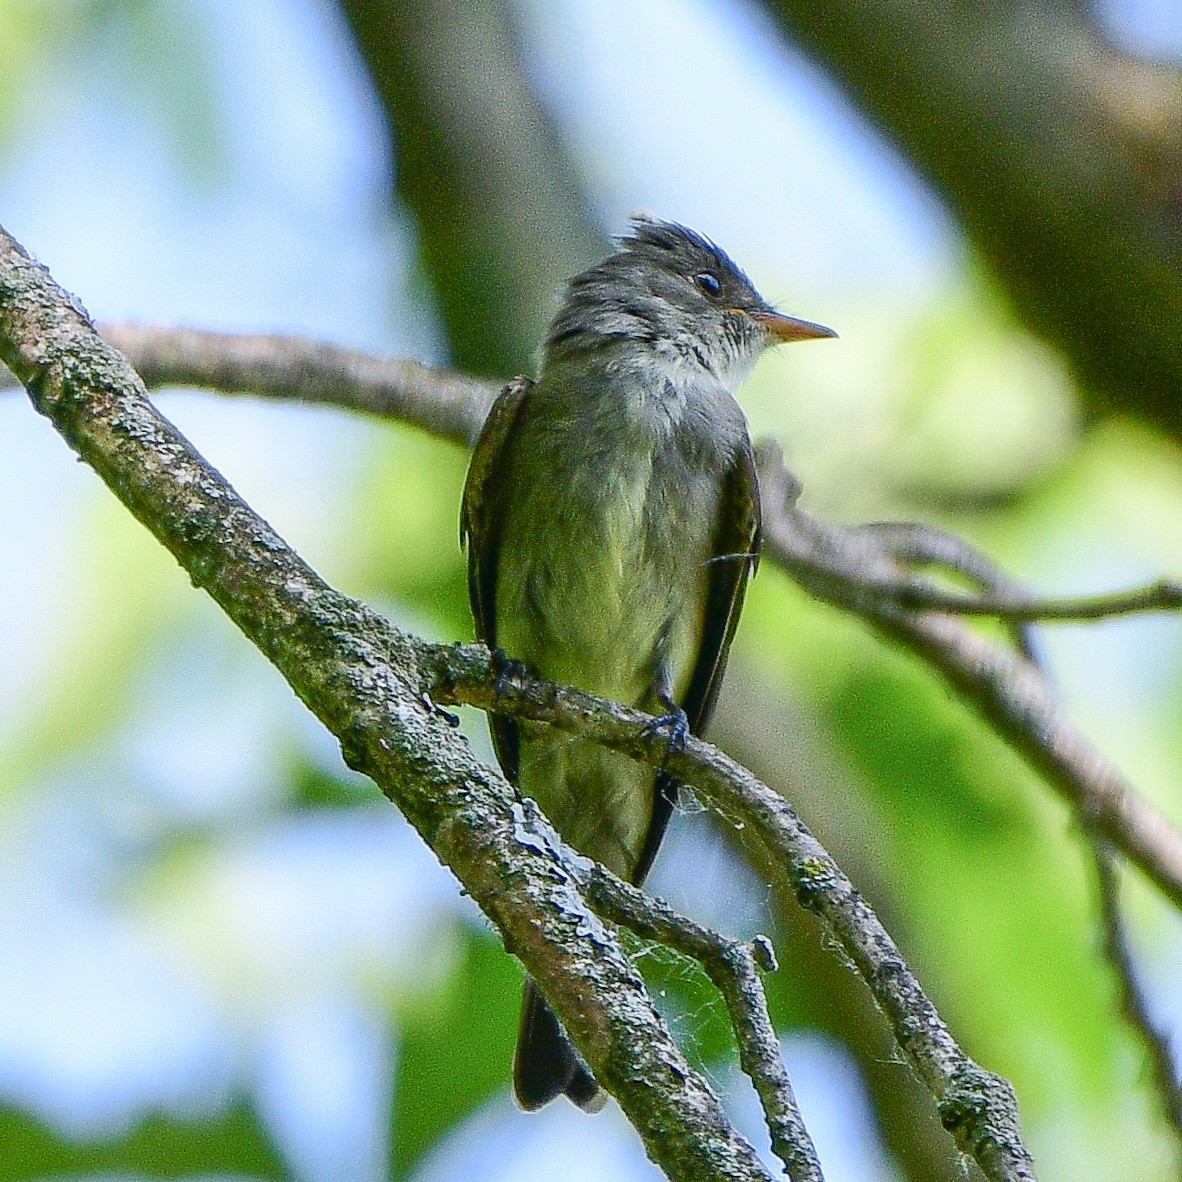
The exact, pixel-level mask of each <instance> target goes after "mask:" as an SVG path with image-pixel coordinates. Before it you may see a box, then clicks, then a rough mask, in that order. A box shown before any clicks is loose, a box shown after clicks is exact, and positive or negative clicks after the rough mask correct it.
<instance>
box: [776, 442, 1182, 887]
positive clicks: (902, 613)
mask: <svg viewBox="0 0 1182 1182" xmlns="http://www.w3.org/2000/svg"><path fill="white" fill-rule="evenodd" d="M783 472H784V468H783V462H782V460H781V458H780V455H779V452H778V449H775V448H772V447H766V448H761V449H760V483H761V487H762V490H763V495H762V501H763V526H764V535H763V536H764V558H765V561H770V562H772V563H773V564H775V565H777V566H780V567H781V568H782V569H783V570H785V571H786V572H787V573H788V574H789V575H790V576H791V577H792V578H793V579H794V580H795V581H796V582H797V583H799V584H800V585H801V586H802V587H803V588H804V589H805V590H806V591H807V592H808V593H809V594H810V595H813V596H814V597H815V598H817V599H819V600H821V601H823V602H825V603H829V604H832V605H833V606H835V607H839V608H841V609H843V610H845V611H848V612H851V613H853V614H854V615H857V616H859V617H860V618H861V619H863V620H864V621H866V622H867V623H868V624H870V625H871V626H872V627H873V628H875V629H876V630H877V631H878V632H880V633H882V634H883V635H885V636H888V637H890V638H891V639H893V640H897V641H899V642H900V643H902V644H903V645H904V646H905V647H906V648H908V649H910V650H911V651H912V652H915V653H917V654H918V655H919V656H921V657H922V658H923V659H924V660H925V661H926V662H927V664H928V665H929V666H930V667H931V668H932V669H934V670H935V671H936V672H938V673H940V674H941V675H942V676H943V677H944V678H945V679H946V680H947V681H948V682H949V683H950V684H951V685H952V686H953V687H954V688H955V689H956V690H957V691H958V692H959V694H960V696H961V697H962V698H963V699H964V700H965V701H966V702H968V703H970V704H971V705H973V706H975V707H976V708H977V709H978V710H979V711H980V712H981V714H982V715H983V716H984V717H985V719H986V721H988V722H989V724H990V725H991V726H992V727H993V728H994V729H995V730H996V731H997V732H998V734H999V735H1001V737H1002V738H1003V739H1005V740H1006V742H1008V743H1009V744H1010V746H1012V747H1013V748H1014V749H1015V750H1017V751H1018V752H1020V753H1021V754H1022V755H1024V756H1025V757H1026V759H1027V760H1028V761H1029V762H1030V763H1031V764H1032V765H1033V766H1034V767H1035V768H1036V769H1037V770H1038V771H1039V772H1040V773H1041V774H1042V775H1043V776H1044V778H1045V779H1046V780H1047V781H1048V783H1049V784H1051V786H1052V787H1054V788H1055V789H1056V791H1058V792H1059V794H1060V795H1061V796H1062V797H1063V798H1064V799H1065V800H1066V801H1067V802H1068V803H1069V804H1070V805H1071V806H1072V808H1073V809H1074V810H1075V811H1076V813H1077V815H1079V816H1081V817H1087V818H1089V819H1090V822H1091V824H1092V825H1093V826H1094V827H1095V828H1096V829H1097V830H1098V831H1099V832H1101V833H1102V834H1103V835H1104V836H1105V837H1106V838H1107V839H1108V840H1109V841H1111V842H1112V844H1113V845H1114V846H1116V847H1117V848H1118V849H1120V850H1121V852H1122V853H1124V854H1125V855H1126V856H1127V857H1128V858H1130V859H1131V860H1132V861H1133V862H1134V863H1136V865H1138V866H1139V867H1140V868H1141V869H1142V871H1143V872H1144V873H1145V874H1146V875H1148V877H1149V878H1150V879H1151V880H1152V881H1153V882H1155V883H1156V884H1157V886H1158V887H1159V888H1160V889H1161V890H1162V891H1163V892H1164V893H1165V895H1166V896H1167V897H1168V898H1169V899H1170V900H1171V901H1172V902H1173V903H1174V905H1175V906H1176V907H1178V908H1180V909H1182V833H1179V832H1178V830H1177V829H1176V828H1175V827H1174V826H1173V825H1171V824H1170V822H1169V821H1168V820H1166V818H1165V817H1163V816H1162V814H1161V813H1159V812H1158V811H1157V810H1156V809H1155V808H1154V807H1153V806H1152V805H1151V804H1149V802H1148V801H1146V800H1145V799H1143V798H1142V797H1140V796H1138V795H1137V793H1135V792H1134V791H1133V790H1132V788H1131V787H1130V786H1129V785H1128V783H1127V782H1126V781H1125V780H1124V778H1123V777H1122V776H1121V775H1120V773H1119V772H1118V771H1117V770H1116V769H1115V768H1114V767H1113V766H1112V765H1111V764H1110V763H1109V762H1108V761H1107V760H1106V759H1105V758H1104V756H1103V755H1101V754H1100V752H1099V751H1097V750H1096V748H1095V747H1094V746H1093V745H1092V744H1091V743H1090V742H1089V741H1088V740H1087V739H1086V738H1085V737H1084V736H1083V735H1082V734H1081V733H1080V732H1079V731H1078V730H1077V729H1076V728H1075V726H1074V725H1073V724H1072V723H1071V721H1070V719H1069V718H1068V717H1067V716H1066V714H1065V713H1064V711H1063V708H1062V706H1061V705H1060V703H1059V701H1058V699H1057V697H1056V695H1055V693H1054V691H1053V689H1052V688H1051V686H1050V685H1049V684H1048V682H1047V680H1046V678H1045V677H1044V676H1043V675H1042V673H1041V672H1040V671H1039V670H1038V668H1037V667H1036V666H1034V665H1033V664H1032V663H1031V662H1030V661H1028V660H1026V659H1024V658H1023V657H1021V656H1020V655H1019V654H1017V653H1015V652H1013V651H1011V650H1010V649H1007V648H1005V647H1004V646H1001V645H998V644H994V643H993V642H991V641H990V640H989V639H988V638H987V637H984V636H982V635H980V633H978V632H976V631H975V630H974V629H972V628H970V627H968V626H967V625H966V624H965V623H964V622H963V621H961V620H958V619H955V618H953V617H951V616H948V615H946V614H943V613H934V612H914V611H908V610H906V609H904V608H902V607H900V606H899V604H897V603H896V602H895V601H894V600H892V599H890V598H889V597H888V598H880V597H877V596H875V595H874V594H873V593H871V591H869V590H868V588H869V587H871V586H873V585H874V584H876V583H877V582H879V581H883V582H888V581H891V580H893V579H894V577H895V567H894V564H893V561H892V559H891V556H890V555H889V554H888V553H885V552H884V551H883V549H882V547H880V546H879V545H878V543H877V542H876V540H875V539H874V538H873V536H872V535H870V534H867V533H858V532H856V531H855V532H849V531H844V530H840V529H837V528H835V527H833V526H829V525H826V524H824V523H823V522H820V521H818V520H817V519H816V518H814V517H810V516H809V515H808V514H807V513H805V512H803V511H802V510H801V509H799V508H798V507H797V506H796V505H795V504H794V503H793V500H794V498H793V496H792V491H793V490H792V485H791V482H790V481H789V482H788V484H787V486H785V477H784V475H783Z"/></svg>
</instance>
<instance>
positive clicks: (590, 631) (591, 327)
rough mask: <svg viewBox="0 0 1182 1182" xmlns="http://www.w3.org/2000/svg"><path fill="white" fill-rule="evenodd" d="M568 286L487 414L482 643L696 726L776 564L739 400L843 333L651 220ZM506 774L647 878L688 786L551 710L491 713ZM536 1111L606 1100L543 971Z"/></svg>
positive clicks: (524, 1098) (474, 509) (521, 1060)
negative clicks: (563, 722)
mask: <svg viewBox="0 0 1182 1182" xmlns="http://www.w3.org/2000/svg"><path fill="white" fill-rule="evenodd" d="M619 245H620V249H619V250H617V251H616V252H615V253H614V254H612V255H609V256H608V258H606V259H604V261H603V262H601V263H599V264H598V265H596V266H594V267H591V268H590V269H589V270H587V271H584V272H582V273H581V274H579V275H576V276H575V278H574V279H572V280H571V282H570V285H569V288H568V290H567V293H566V299H565V301H564V303H563V305H562V307H561V309H560V310H559V312H558V314H557V316H555V318H554V321H553V323H552V324H551V326H550V331H549V333H548V335H547V337H546V342H545V349H544V353H543V360H542V368H541V374H540V376H539V378H538V380H537V381H536V382H534V381H531V380H530V379H528V378H517V379H515V380H514V381H512V382H511V383H510V384H509V385H508V386H506V388H505V389H504V391H503V392H502V393H501V395H500V397H499V398H498V399H497V401H496V403H495V404H494V406H493V409H492V411H491V413H490V414H489V417H488V420H487V422H486V423H485V425H484V429H483V431H482V433H481V436H480V439H479V441H478V443H477V445H476V451H475V454H474V455H473V458H472V465H471V468H470V469H469V472H468V480H467V483H466V485H465V489H464V503H463V511H462V518H461V533H462V535H463V537H464V538H466V539H467V542H468V586H469V592H470V597H471V601H472V611H473V615H474V616H475V619H476V630H477V633H478V635H479V637H480V639H481V640H483V641H484V642H485V643H486V644H488V645H489V646H490V647H493V648H499V649H502V650H503V651H504V652H505V654H506V655H507V656H508V657H510V658H512V659H514V660H518V661H521V662H523V663H524V664H525V665H526V666H527V667H528V668H529V669H531V670H533V671H534V672H536V673H537V674H539V675H540V676H542V677H546V678H549V679H551V680H554V681H559V682H567V683H570V684H572V685H577V686H579V687H580V688H582V689H585V690H588V691H590V692H592V693H596V694H600V695H602V696H603V697H606V698H610V699H612V700H614V701H617V702H623V703H626V704H628V705H631V706H635V707H638V708H640V709H642V710H646V711H648V712H650V713H653V714H657V715H660V716H662V718H663V720H664V721H665V723H666V725H667V726H668V727H669V729H670V733H671V734H672V733H675V732H676V730H677V728H678V727H679V726H680V725H682V724H687V725H688V727H689V729H690V730H691V731H693V732H694V733H695V734H700V733H701V732H702V730H703V728H704V727H705V725H706V723H707V721H708V720H709V717H710V714H711V711H712V710H713V707H714V701H715V698H716V696H717V694H718V688H719V685H720V684H721V681H722V674H723V670H724V668H725V666H726V655H727V649H728V647H729V645H730V641H731V637H732V635H733V634H734V630H735V625H736V624H737V622H738V618H739V609H740V607H741V606H742V602H743V593H744V591H745V589H746V585H747V580H748V578H749V577H750V575H751V573H752V572H753V571H754V569H755V566H756V563H757V562H758V555H759V490H758V486H757V482H756V475H755V464H754V460H753V457H752V451H751V441H750V438H749V436H748V433H747V422H746V419H745V418H744V416H743V412H742V411H741V410H740V409H739V405H738V403H736V402H735V400H734V398H733V397H732V393H731V392H732V391H733V390H734V389H735V388H736V387H737V386H738V385H739V384H740V383H741V382H742V381H743V379H744V378H745V377H746V376H747V375H748V373H750V371H751V369H752V367H753V366H754V364H755V362H756V360H757V359H758V357H759V355H760V354H761V353H762V352H763V350H764V349H765V348H767V347H768V346H769V345H773V344H776V343H779V342H781V341H789V340H804V339H808V338H810V337H821V336H832V335H833V334H832V332H831V331H830V330H829V329H825V328H822V327H820V326H819V325H815V324H810V323H808V322H807V321H801V320H795V319H792V318H791V317H787V316H782V315H780V314H779V313H777V312H776V311H775V310H774V309H773V308H771V307H770V305H768V304H767V303H766V302H765V301H764V300H763V298H762V297H761V296H760V295H759V293H758V292H756V290H755V288H754V287H753V286H752V285H751V282H750V280H748V279H747V277H746V276H745V275H744V274H743V272H742V271H741V270H739V268H738V267H737V266H736V265H735V264H734V263H733V262H732V261H731V260H730V259H729V258H728V257H727V256H726V254H724V253H723V252H722V251H721V250H720V249H719V248H718V247H717V246H715V245H714V244H713V243H712V242H710V241H708V240H707V239H705V238H703V237H701V236H700V235H698V234H696V233H694V232H693V231H692V230H688V229H686V228H685V227H683V226H678V225H675V224H672V223H667V222H660V221H654V220H650V219H647V218H644V219H641V218H638V219H636V220H635V221H634V223H633V227H632V232H631V234H629V235H628V236H627V237H625V238H623V239H621V240H620V243H619ZM492 733H493V742H494V745H495V747H496V751H497V757H498V758H499V760H500V762H501V766H502V767H503V769H504V771H505V774H506V775H507V776H508V777H509V778H510V779H511V780H512V781H513V782H514V783H515V784H516V785H517V787H518V788H519V790H520V791H521V793H522V795H523V796H530V797H533V799H534V800H536V801H537V802H538V804H540V805H541V807H542V809H543V811H544V812H545V813H546V814H547V816H549V818H550V819H551V820H552V821H553V822H554V825H555V826H556V828H557V829H558V831H559V832H560V833H561V834H562V836H563V838H564V840H566V841H567V842H569V843H570V844H571V845H572V846H574V847H575V848H576V849H578V850H580V851H581V852H582V853H584V854H586V855H587V856H589V857H592V858H595V859H596V860H597V861H600V862H602V863H603V864H604V865H605V866H607V867H608V868H609V869H611V870H612V871H614V872H615V873H616V874H618V875H619V876H620V877H621V878H625V879H628V880H630V881H632V882H636V883H639V882H641V881H642V880H643V878H644V876H645V874H646V873H647V872H648V868H649V866H650V865H651V863H652V859H653V856H654V855H655V854H656V851H657V846H658V845H659V844H660V840H661V837H662V835H663V833H664V831H665V827H666V825H667V824H668V821H669V816H670V813H671V811H672V808H673V805H674V802H675V799H676V784H675V783H673V782H672V781H671V780H670V779H669V778H668V777H667V776H665V775H663V774H661V773H656V772H654V771H653V770H652V769H651V768H646V767H643V766H642V765H640V764H637V763H635V762H633V761H632V760H629V759H627V758H625V757H624V756H621V755H618V754H615V753H613V752H610V751H607V750H605V749H604V748H601V747H598V746H597V745H595V744H594V743H590V742H587V741H586V740H583V739H579V738H577V737H572V736H570V735H566V734H563V733H561V732H559V731H555V730H552V729H550V728H548V727H546V726H545V725H543V724H540V723H531V722H519V721H517V720H516V719H512V718H508V717H504V716H496V715H494V716H493V717H492ZM514 1084H515V1088H516V1092H517V1098H518V1100H519V1102H520V1103H521V1104H522V1106H523V1107H525V1108H530V1109H532V1108H537V1107H540V1106H541V1105H542V1104H545V1103H546V1102H547V1101H549V1100H551V1099H553V1098H554V1097H555V1096H557V1095H559V1094H560V1093H565V1094H566V1095H567V1096H569V1097H570V1098H571V1099H572V1100H573V1101H574V1102H575V1103H576V1104H578V1105H579V1106H580V1107H583V1108H586V1109H588V1110H590V1111H594V1110H595V1109H597V1108H598V1107H600V1106H601V1104H602V1103H603V1100H604V1098H605V1097H604V1095H603V1093H602V1091H601V1090H600V1089H599V1087H598V1085H597V1084H596V1082H595V1080H594V1078H593V1077H592V1075H591V1073H590V1072H589V1071H588V1069H587V1067H586V1065H585V1064H584V1063H583V1062H582V1060H581V1059H580V1058H579V1056H578V1055H577V1053H576V1052H575V1050H574V1048H573V1047H572V1046H571V1044H570V1043H569V1042H568V1041H567V1039H566V1037H565V1036H564V1034H563V1033H562V1030H561V1027H560V1026H559V1025H558V1023H557V1022H556V1020H555V1018H554V1016H553V1014H552V1013H551V1011H550V1008H549V1007H548V1006H547V1005H546V1002H545V1000H544V999H543V998H542V997H541V996H540V994H539V993H538V991H537V990H536V988H535V987H534V986H533V985H532V983H527V986H526V997H525V1005H524V1009H523V1013H522V1025H521V1033H520V1036H519V1039H518V1047H517V1056H516V1060H515V1063H514Z"/></svg>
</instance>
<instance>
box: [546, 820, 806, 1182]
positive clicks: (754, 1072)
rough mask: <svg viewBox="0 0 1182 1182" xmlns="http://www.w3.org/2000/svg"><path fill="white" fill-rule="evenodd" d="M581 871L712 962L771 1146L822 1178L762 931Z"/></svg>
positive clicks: (709, 967)
mask: <svg viewBox="0 0 1182 1182" xmlns="http://www.w3.org/2000/svg"><path fill="white" fill-rule="evenodd" d="M531 803H532V802H531ZM578 873H579V876H580V883H581V885H582V888H583V894H584V896H585V897H586V899H587V901H588V902H589V903H590V904H591V906H592V907H594V908H595V910H596V911H598V912H599V913H600V914H601V915H602V916H604V918H606V919H610V920H612V921H614V922H615V923H618V924H620V925H621V926H622V927H626V928H628V929H629V930H630V931H632V932H634V933H635V934H636V935H638V936H640V937H642V938H644V939H649V940H656V941H657V942H659V943H661V944H664V945H665V946H666V947H669V948H672V949H674V950H676V951H677V952H680V953H681V954H682V955H683V956H688V957H690V958H691V959H693V960H696V961H697V962H698V963H699V964H701V965H702V967H703V968H704V969H705V970H706V973H707V975H708V976H709V977H710V980H711V981H712V982H713V983H714V985H715V987H716V988H717V989H718V991H719V993H721V994H722V998H723V1000H724V1001H725V1002H726V1007H727V1010H728V1011H729V1013H730V1017H731V1027H732V1029H733V1030H734V1032H735V1040H736V1042H737V1043H738V1047H739V1063H740V1065H741V1066H742V1068H743V1070H744V1071H745V1072H746V1073H747V1075H748V1077H749V1078H750V1079H751V1082H752V1083H753V1084H754V1085H755V1090H756V1092H757V1093H758V1094H759V1099H760V1103H761V1104H762V1106H763V1111H764V1117H765V1119H766V1121H767V1126H768V1131H769V1132H770V1133H771V1138H772V1149H773V1150H774V1151H775V1153H776V1156H777V1157H779V1159H780V1160H781V1161H782V1162H783V1163H784V1165H785V1166H786V1167H787V1169H788V1176H789V1177H790V1178H791V1179H792V1182H821V1166H820V1163H819V1162H818V1160H817V1152H816V1149H815V1148H814V1146H813V1142H812V1138H811V1137H810V1136H809V1134H808V1130H807V1129H806V1128H805V1125H804V1119H803V1118H802V1117H801V1115H800V1109H799V1108H798V1107H797V1105H796V1097H795V1095H794V1094H793V1092H792V1084H791V1082H790V1081H789V1079H788V1072H787V1071H786V1070H785V1068H784V1060H783V1058H782V1056H781V1054H780V1042H779V1039H778V1038H777V1037H776V1031H775V1027H774V1026H773V1025H772V1020H771V1016H770V1015H769V1013H768V1008H767V997H766V995H765V994H764V990H763V982H762V981H761V980H760V976H759V970H760V969H763V970H764V971H765V972H775V970H776V967H777V966H776V956H775V952H774V951H773V949H772V945H771V942H770V941H769V940H768V939H767V937H765V936H757V937H756V938H755V939H754V940H752V941H750V942H749V943H744V942H743V941H742V940H736V939H733V938H732V937H730V936H724V935H722V934H721V933H720V932H716V931H714V930H713V929H711V928H707V927H703V926H702V925H701V924H699V923H695V922H694V921H693V920H691V919H687V918H686V917H685V916H682V915H678V914H677V913H676V912H674V911H673V910H672V909H671V908H670V907H669V906H668V905H667V904H666V903H664V902H663V901H662V900H661V899H657V898H655V897H653V896H651V895H647V894H645V892H644V891H642V890H640V889H639V888H638V887H634V886H632V885H631V884H630V883H626V882H623V881H622V880H621V879H619V878H617V877H616V876H615V875H614V874H612V873H610V872H609V871H608V870H607V869H605V868H604V867H603V866H600V865H599V864H598V863H597V862H591V861H589V860H588V859H586V858H583V859H581V860H580V869H579V871H578Z"/></svg>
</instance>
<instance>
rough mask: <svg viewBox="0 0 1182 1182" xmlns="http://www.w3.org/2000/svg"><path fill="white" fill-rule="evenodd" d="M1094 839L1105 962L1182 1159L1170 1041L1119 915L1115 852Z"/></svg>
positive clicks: (1180, 1088)
mask: <svg viewBox="0 0 1182 1182" xmlns="http://www.w3.org/2000/svg"><path fill="white" fill-rule="evenodd" d="M1089 836H1090V837H1091V848H1092V854H1093V862H1094V864H1095V867H1096V885H1097V889H1098V890H1099V894H1100V919H1101V931H1102V932H1103V936H1104V958H1105V960H1107V961H1108V963H1109V965H1111V966H1112V971H1113V973H1114V974H1115V976H1116V981H1117V986H1118V988H1119V989H1120V1006H1121V1012H1122V1013H1123V1014H1124V1016H1125V1020H1126V1021H1127V1022H1128V1024H1129V1025H1130V1026H1131V1027H1132V1029H1133V1031H1134V1033H1135V1034H1136V1035H1137V1037H1138V1038H1139V1039H1140V1040H1141V1045H1142V1046H1143V1047H1144V1049H1145V1054H1146V1057H1147V1058H1148V1059H1149V1067H1150V1070H1151V1071H1152V1073H1153V1083H1154V1090H1155V1092H1156V1093H1157V1096H1158V1098H1159V1100H1160V1102H1161V1110H1162V1116H1163V1117H1164V1118H1165V1120H1166V1123H1167V1124H1168V1125H1169V1127H1170V1131H1171V1132H1172V1133H1173V1135H1174V1145H1175V1153H1182V1084H1180V1083H1179V1080H1178V1075H1177V1069H1176V1068H1175V1066H1174V1056H1173V1053H1172V1052H1171V1049H1170V1040H1169V1038H1168V1037H1167V1036H1166V1034H1165V1033H1164V1032H1163V1031H1162V1030H1160V1029H1159V1028H1158V1026H1157V1024H1156V1023H1155V1022H1154V1020H1153V1017H1152V1016H1151V1015H1150V1013H1149V1005H1148V1003H1147V1001H1146V999H1145V993H1144V991H1143V990H1142V988H1141V985H1140V982H1138V980H1137V972H1136V968H1135V966H1134V964H1133V953H1132V949H1131V948H1130V947H1129V942H1128V939H1127V937H1126V935H1125V925H1124V920H1123V919H1122V917H1121V912H1120V882H1119V879H1118V877H1117V876H1118V873H1119V871H1118V869H1117V866H1116V862H1115V859H1114V858H1113V856H1112V849H1111V847H1109V845H1108V843H1107V842H1106V841H1104V839H1103V838H1100V837H1095V836H1092V835H1089Z"/></svg>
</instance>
